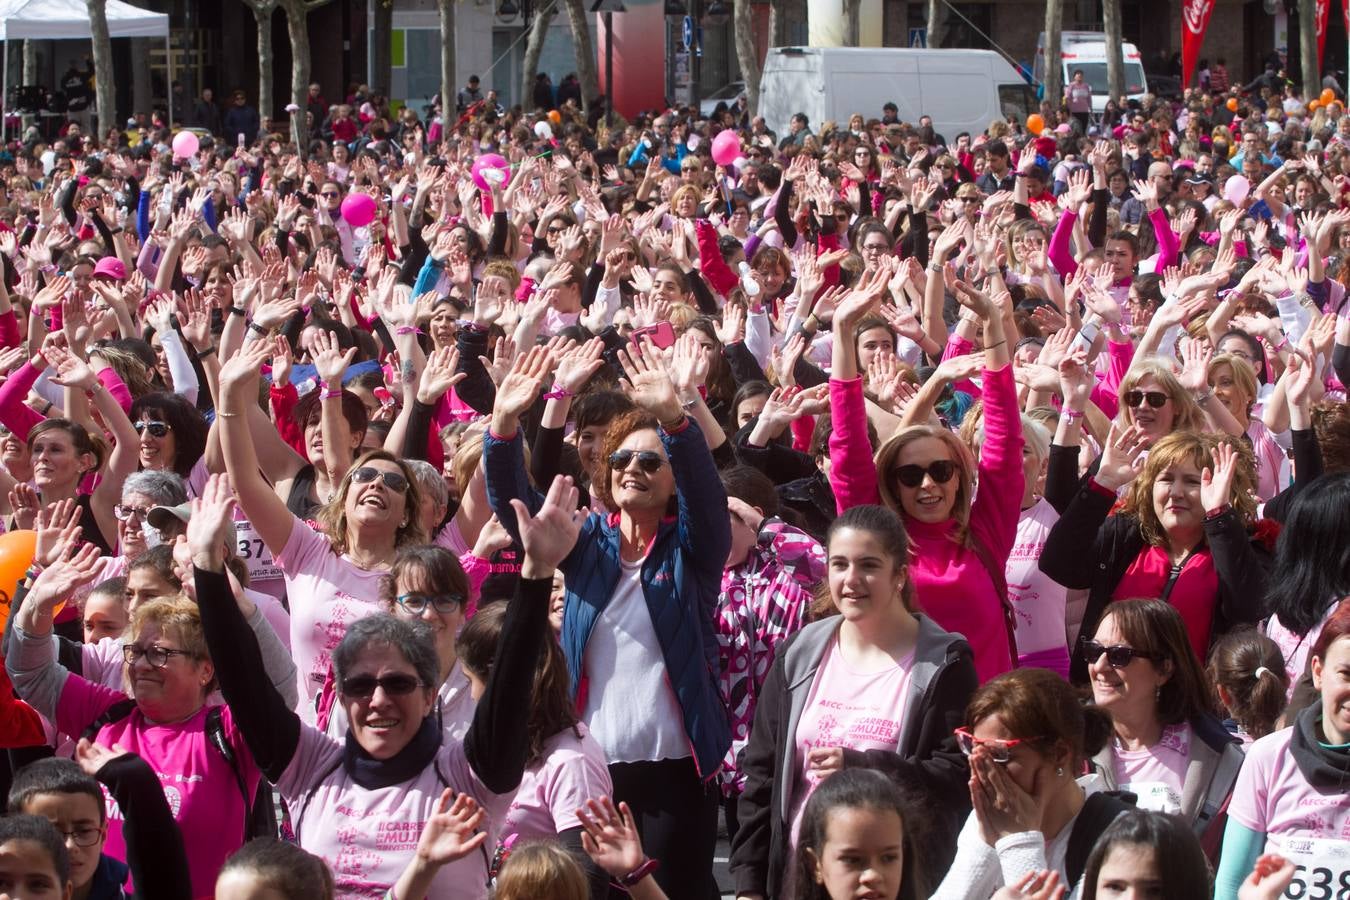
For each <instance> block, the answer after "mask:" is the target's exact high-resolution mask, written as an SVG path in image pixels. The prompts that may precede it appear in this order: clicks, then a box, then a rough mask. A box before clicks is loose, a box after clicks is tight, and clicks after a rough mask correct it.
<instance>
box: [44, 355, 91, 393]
mask: <svg viewBox="0 0 1350 900" xmlns="http://www.w3.org/2000/svg"><path fill="white" fill-rule="evenodd" d="M45 355H46V357H47V361H48V362H49V363H51V364H52V365H53V366H55V367H56V372H57V374H56V375H54V376H52V381H53V382H54V383H55V384H59V385H61V386H62V387H73V388H79V389H81V390H85V391H88V390H93V387H94V383H95V382H96V381H97V380H98V377H97V376H96V375H95V374H94V370H93V369H92V368H90V366H89V363H87V362H85V361H84V360H82V359H80V358H79V357H78V356H76V355H75V354H73V353H71V352H70V351H69V350H66V349H64V348H61V347H51V348H50V349H48V350H46V351H45Z"/></svg>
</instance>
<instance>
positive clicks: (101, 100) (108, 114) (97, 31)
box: [86, 0, 117, 144]
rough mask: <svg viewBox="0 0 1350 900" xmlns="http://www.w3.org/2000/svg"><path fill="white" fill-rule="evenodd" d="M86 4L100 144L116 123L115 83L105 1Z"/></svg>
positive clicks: (90, 0) (92, 1)
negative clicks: (92, 48)
mask: <svg viewBox="0 0 1350 900" xmlns="http://www.w3.org/2000/svg"><path fill="white" fill-rule="evenodd" d="M86 2H87V4H88V7H89V31H90V35H91V37H92V40H93V44H94V86H95V88H96V90H97V103H98V131H97V134H98V140H99V143H100V144H101V143H102V142H103V140H104V138H105V137H107V134H108V131H109V129H111V128H113V127H114V126H116V125H117V83H116V82H115V81H114V80H113V58H112V38H111V37H109V36H108V9H107V4H106V2H105V0H86Z"/></svg>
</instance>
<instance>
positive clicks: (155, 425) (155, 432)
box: [131, 422, 173, 437]
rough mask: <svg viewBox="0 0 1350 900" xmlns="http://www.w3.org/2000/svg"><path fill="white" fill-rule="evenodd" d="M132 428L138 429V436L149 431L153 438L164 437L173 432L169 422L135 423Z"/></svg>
mask: <svg viewBox="0 0 1350 900" xmlns="http://www.w3.org/2000/svg"><path fill="white" fill-rule="evenodd" d="M131 427H132V428H135V429H136V433H137V434H141V433H142V432H146V431H148V432H150V436H151V437H164V435H166V434H168V433H169V432H170V431H172V430H173V426H172V425H170V424H169V423H168V422H135V423H133V424H132V426H131Z"/></svg>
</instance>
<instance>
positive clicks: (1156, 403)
mask: <svg viewBox="0 0 1350 900" xmlns="http://www.w3.org/2000/svg"><path fill="white" fill-rule="evenodd" d="M1170 399H1171V398H1170V397H1168V396H1167V395H1166V394H1164V393H1163V392H1162V391H1126V392H1125V405H1126V406H1128V407H1129V408H1130V409H1137V408H1138V407H1140V406H1142V405H1143V404H1144V403H1145V402H1147V403H1148V405H1149V406H1151V407H1153V408H1154V409H1162V408H1163V407H1164V406H1166V405H1167V401H1168V400H1170Z"/></svg>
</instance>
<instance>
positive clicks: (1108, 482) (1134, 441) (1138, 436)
mask: <svg viewBox="0 0 1350 900" xmlns="http://www.w3.org/2000/svg"><path fill="white" fill-rule="evenodd" d="M1148 444H1149V439H1148V437H1147V435H1145V434H1144V429H1142V428H1140V427H1139V426H1138V425H1127V426H1122V425H1121V424H1120V423H1119V422H1113V423H1112V424H1111V431H1110V432H1109V433H1108V434H1107V436H1106V445H1105V447H1104V448H1103V449H1102V461H1101V464H1100V465H1099V467H1098V469H1097V474H1096V476H1095V480H1096V482H1097V483H1098V484H1100V485H1101V486H1102V487H1104V488H1106V489H1107V490H1111V491H1118V490H1120V489H1121V488H1122V487H1124V486H1125V485H1127V484H1129V483H1130V482H1131V481H1134V479H1135V478H1136V477H1137V476H1138V475H1139V469H1140V468H1141V467H1142V466H1143V461H1144V460H1143V454H1144V451H1145V450H1147V449H1148Z"/></svg>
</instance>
